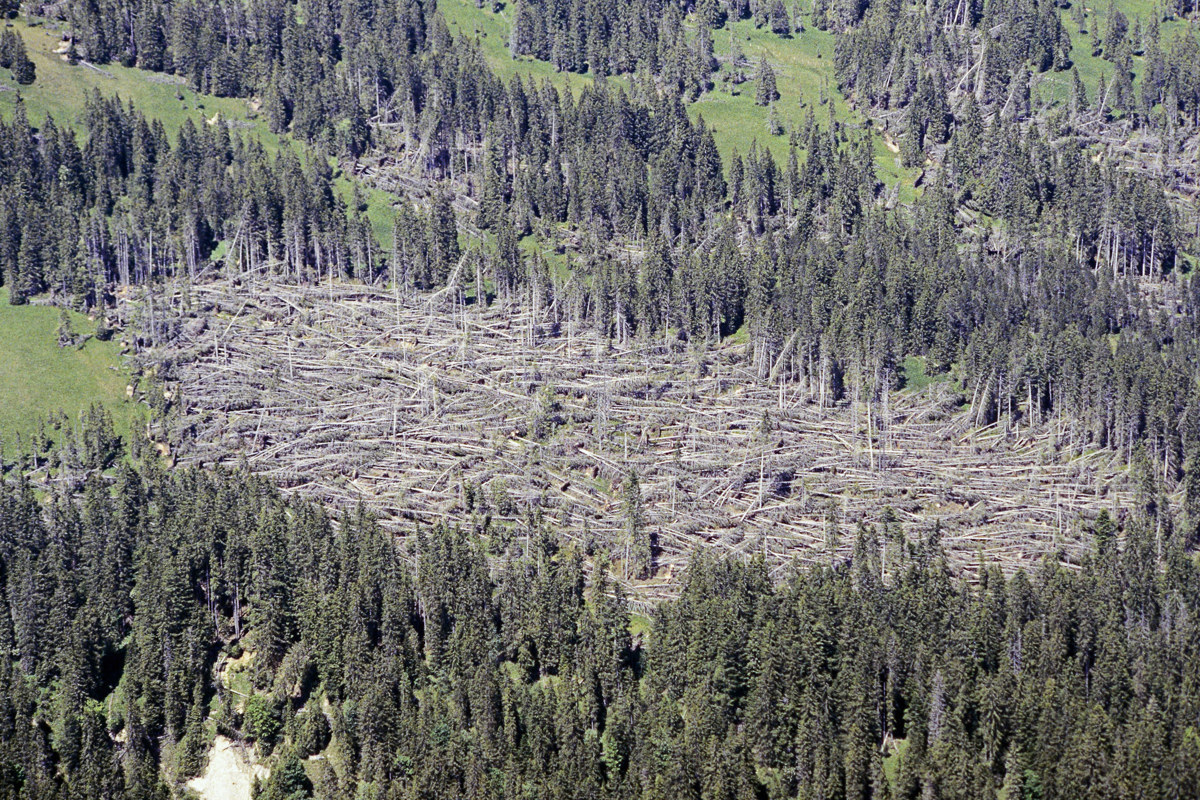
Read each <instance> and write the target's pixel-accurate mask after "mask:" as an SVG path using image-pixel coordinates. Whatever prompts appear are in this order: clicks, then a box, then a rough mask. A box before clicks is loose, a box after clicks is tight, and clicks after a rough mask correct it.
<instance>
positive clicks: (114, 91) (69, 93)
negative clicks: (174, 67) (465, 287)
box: [0, 20, 394, 247]
mask: <svg viewBox="0 0 1200 800" xmlns="http://www.w3.org/2000/svg"><path fill="white" fill-rule="evenodd" d="M14 28H15V30H16V31H17V32H18V33H20V34H21V35H22V37H23V38H24V39H25V46H26V48H27V49H28V51H29V57H30V58H31V59H33V62H34V64H35V65H36V67H37V79H36V80H35V81H34V82H33V85H31V86H18V85H17V83H16V82H15V81H14V80H13V79H12V74H11V73H10V72H9V71H8V70H0V87H7V88H9V89H14V90H15V89H19V90H20V95H21V97H22V98H23V99H24V101H25V107H26V111H27V113H28V114H29V117H30V120H31V121H32V122H33V123H34V124H35V125H37V124H40V123H41V122H42V121H44V120H45V119H46V117H47V115H52V116H53V117H54V119H55V120H56V121H58V122H60V123H61V122H64V121H65V122H68V123H70V124H72V125H76V126H77V125H79V123H80V121H81V115H82V112H83V107H84V102H85V99H86V98H87V96H88V95H89V94H91V93H92V91H94V90H98V91H99V92H100V93H101V94H103V95H105V96H108V97H111V96H114V95H115V96H117V97H120V98H121V99H122V100H125V101H127V102H132V103H133V105H134V106H135V107H136V108H137V109H138V110H139V111H141V113H143V114H145V115H146V116H147V117H150V118H152V119H157V120H159V121H161V122H162V124H163V126H164V127H166V129H167V131H168V133H172V134H174V133H176V132H178V130H179V129H180V127H181V126H182V125H183V123H184V122H185V121H186V120H188V119H191V120H192V122H193V123H194V124H195V125H197V126H200V125H203V124H205V121H206V120H209V119H212V118H213V117H214V116H215V115H216V114H218V113H219V114H220V116H221V119H223V120H225V121H227V122H233V123H235V127H234V129H233V131H232V132H233V133H235V134H236V133H245V134H247V135H250V136H253V137H254V138H255V139H257V140H258V141H260V142H261V143H262V144H263V146H264V147H265V148H266V150H267V152H268V153H277V152H279V149H280V147H283V146H293V145H295V142H294V141H293V140H292V139H290V138H289V137H281V136H278V135H276V134H274V133H271V131H270V129H269V128H268V127H267V122H266V120H265V119H264V118H262V117H260V116H258V115H257V114H255V113H254V112H253V111H252V110H251V108H250V105H249V104H248V103H247V102H246V101H245V100H243V99H240V98H233V97H214V96H212V95H205V94H200V93H198V92H194V91H192V90H191V89H189V88H188V87H187V85H186V83H181V82H178V81H179V79H177V78H175V77H173V76H168V75H162V74H158V73H152V72H146V71H144V70H140V69H135V68H129V67H122V66H120V65H119V64H105V65H104V66H103V67H101V68H99V69H93V68H91V67H87V66H84V65H82V64H79V65H75V66H72V65H70V64H68V63H66V62H65V61H63V60H62V58H61V57H60V56H59V55H57V54H56V53H54V49H55V48H56V47H57V46H58V44H59V41H60V34H59V32H58V31H57V30H52V29H51V28H50V27H48V26H46V25H29V24H27V23H26V22H25V21H23V20H18V21H16V22H15V23H14ZM179 95H182V99H179ZM16 98H17V92H16V91H3V90H0V115H2V116H3V117H4V118H5V119H8V118H10V117H11V115H12V109H13V105H14V104H15V103H16ZM336 188H337V190H338V192H339V194H340V195H341V196H342V198H343V199H344V200H346V201H347V202H349V201H350V199H351V197H352V195H353V191H354V185H353V183H352V182H351V181H350V179H348V178H346V177H345V176H344V175H341V176H339V177H338V179H337V181H336ZM363 197H364V198H365V200H366V202H367V216H368V218H369V219H370V220H371V224H372V226H373V228H374V230H375V234H376V236H377V237H378V239H379V241H381V242H382V243H383V246H384V247H390V246H391V244H390V243H391V238H392V220H393V218H394V214H393V213H392V198H391V197H390V196H389V195H387V194H386V193H384V192H380V191H378V190H368V189H366V188H364V189H363Z"/></svg>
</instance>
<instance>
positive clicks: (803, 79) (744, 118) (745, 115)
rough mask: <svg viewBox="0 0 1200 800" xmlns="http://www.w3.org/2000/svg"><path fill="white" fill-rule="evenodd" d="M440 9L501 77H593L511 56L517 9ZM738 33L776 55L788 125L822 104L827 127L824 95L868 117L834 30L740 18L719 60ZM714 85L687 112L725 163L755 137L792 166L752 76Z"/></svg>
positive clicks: (906, 191) (892, 167)
mask: <svg viewBox="0 0 1200 800" xmlns="http://www.w3.org/2000/svg"><path fill="white" fill-rule="evenodd" d="M438 7H439V8H440V9H441V10H442V14H443V15H444V16H445V17H446V21H447V22H448V23H449V25H450V30H451V32H452V33H454V34H455V35H466V36H470V37H472V38H477V40H478V41H479V45H480V47H481V48H482V50H483V53H484V56H485V57H486V58H487V60H488V63H489V64H490V65H491V67H492V69H494V70H495V71H496V73H497V74H498V75H500V76H501V77H502V78H505V79H507V78H509V77H510V76H512V75H517V74H519V75H528V76H532V77H533V78H534V79H535V80H538V81H541V80H543V79H549V80H550V81H552V82H553V83H554V85H555V86H558V87H559V88H563V87H566V86H575V87H578V86H580V85H582V84H583V83H585V82H587V81H590V80H591V78H590V77H589V76H587V75H567V74H564V73H561V72H556V71H555V70H554V68H553V67H552V66H551V65H549V64H547V63H546V62H544V61H537V60H534V59H530V58H520V59H513V58H512V56H511V54H510V53H509V51H508V32H509V16H510V12H511V6H510V7H509V8H508V9H505V10H502V11H500V13H498V14H496V13H493V12H492V11H491V10H490V9H486V8H485V9H477V8H476V7H475V3H474V0H440V2H439V3H438ZM733 37H736V38H737V40H738V44H739V45H740V46H741V49H742V53H743V54H744V55H745V56H746V57H747V58H748V59H750V61H751V62H753V63H754V64H757V63H758V62H759V61H760V60H761V59H762V57H763V56H764V55H765V56H766V57H767V58H768V60H770V62H771V64H772V66H773V68H774V69H775V73H776V85H777V87H778V89H779V95H780V98H779V102H778V103H777V113H778V114H779V115H780V116H781V117H782V118H783V119H784V120H785V123H786V122H787V121H790V122H792V123H795V124H797V125H798V124H799V123H800V121H801V120H802V119H803V117H804V115H805V114H806V113H807V110H806V106H808V105H813V104H816V107H815V109H814V114H815V116H816V119H817V122H818V123H819V124H822V125H824V124H825V123H826V122H827V121H828V119H829V109H828V107H827V106H825V105H824V104H823V102H822V101H823V99H826V98H827V99H828V102H832V103H833V104H834V113H835V115H836V117H837V119H839V120H840V121H842V122H845V123H848V124H862V123H863V122H864V118H863V116H862V115H861V114H858V113H856V112H854V111H853V110H851V109H850V108H849V106H847V105H846V100H845V98H844V97H842V95H841V93H840V92H839V91H838V90H837V85H836V81H835V80H834V77H833V36H832V34H829V33H825V32H823V31H818V30H816V29H815V28H811V27H810V28H809V29H808V30H806V31H805V32H804V33H802V34H798V35H796V36H793V37H792V38H790V39H784V38H781V37H779V36H776V35H775V34H773V33H771V32H770V31H768V30H766V29H759V28H755V27H754V24H753V23H752V22H751V21H749V20H739V21H737V22H734V23H730V24H727V25H726V26H725V28H724V29H722V30H719V31H716V32H715V33H714V35H713V45H714V50H715V52H716V55H717V57H718V58H719V59H722V60H725V59H727V58H728V56H729V54H730V52H731V51H732V46H733ZM722 69H728V67H722ZM715 77H719V76H715ZM610 80H613V79H610ZM616 82H617V83H618V84H622V85H627V82H626V81H625V80H622V79H616ZM714 82H715V83H716V84H717V87H718V88H716V89H714V90H713V91H711V92H708V93H706V94H705V95H703V96H702V97H701V98H700V99H699V100H698V101H697V102H695V103H692V104H691V105H690V106H689V112H690V113H691V114H692V115H693V117H697V116H703V117H704V120H705V122H706V123H708V124H709V125H710V126H712V127H713V128H714V129H715V138H716V141H717V147H718V149H719V150H720V151H721V156H722V158H724V160H725V163H726V165H728V163H729V159H730V156H731V155H732V154H733V152H734V151H735V150H736V151H737V152H738V153H741V154H743V155H744V154H745V153H746V151H747V150H749V149H750V143H751V142H753V141H756V140H757V141H758V144H759V146H760V147H762V146H767V147H769V148H770V149H771V152H772V154H773V155H774V156H775V159H776V161H777V162H778V163H779V164H780V165H781V166H782V165H784V164H786V163H787V151H788V137H787V136H786V135H782V136H772V135H771V134H770V131H769V130H768V128H767V117H768V115H769V113H770V112H769V110H768V109H767V108H765V107H762V106H757V105H755V104H754V83H753V82H752V81H751V82H748V83H744V84H742V85H741V86H740V87H733V90H732V92H731V91H727V90H725V89H723V88H721V81H719V80H715V81H714ZM875 141H876V155H877V158H876V162H877V164H878V166H879V176H880V178H881V179H882V180H883V181H884V182H885V183H887V184H888V185H889V186H890V185H893V184H895V183H897V182H899V183H900V185H901V193H900V196H901V199H911V198H912V197H913V195H914V193H913V190H912V183H913V178H914V177H915V174H916V173H915V172H912V171H909V170H904V169H902V168H901V167H900V165H899V161H898V159H897V158H896V156H895V155H894V154H893V153H891V152H890V151H888V149H887V147H886V146H884V144H883V140H882V139H881V138H879V137H875Z"/></svg>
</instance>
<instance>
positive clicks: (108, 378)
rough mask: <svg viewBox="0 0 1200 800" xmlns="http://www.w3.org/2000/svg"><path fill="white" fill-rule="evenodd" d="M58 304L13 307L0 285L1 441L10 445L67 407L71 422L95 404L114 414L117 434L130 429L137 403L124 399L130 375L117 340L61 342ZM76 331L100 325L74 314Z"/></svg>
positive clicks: (25, 436)
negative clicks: (78, 344)
mask: <svg viewBox="0 0 1200 800" xmlns="http://www.w3.org/2000/svg"><path fill="white" fill-rule="evenodd" d="M58 314H59V311H58V309H57V308H51V307H49V306H11V305H9V304H8V290H6V289H0V353H3V357H0V440H3V442H4V444H5V445H6V446H11V444H12V443H13V441H14V439H15V437H16V435H17V434H20V435H21V436H22V437H23V438H26V439H27V438H28V436H29V435H30V434H31V433H33V432H34V431H35V430H36V424H37V420H38V419H39V418H43V417H45V416H46V415H47V414H49V413H50V412H53V411H58V410H62V411H64V412H66V414H67V416H68V417H69V418H71V419H72V420H75V419H77V417H78V415H79V412H80V411H83V410H84V409H86V408H87V407H88V406H89V405H91V404H92V403H93V402H100V403H102V404H103V405H104V406H105V407H107V408H108V409H109V411H111V412H112V415H113V421H114V423H115V425H116V427H117V431H118V433H122V434H124V433H127V432H128V430H129V425H130V421H131V420H132V418H133V414H134V413H135V412H134V406H133V405H132V404H131V403H127V402H125V387H126V385H127V384H128V382H129V376H128V375H127V374H126V373H125V372H124V371H122V370H121V369H119V368H118V367H117V365H118V364H119V363H120V350H119V345H118V344H117V342H116V341H108V342H100V341H97V340H95V339H89V340H88V341H87V343H86V344H85V345H84V346H83V348H82V349H80V350H76V349H74V348H70V347H68V348H62V347H59V346H58V341H57V336H56V331H57V329H58ZM71 323H72V326H73V327H74V330H75V333H76V334H87V333H94V332H95V330H96V326H95V324H94V323H92V322H91V321H89V320H88V318H87V317H85V316H83V315H82V314H76V313H71Z"/></svg>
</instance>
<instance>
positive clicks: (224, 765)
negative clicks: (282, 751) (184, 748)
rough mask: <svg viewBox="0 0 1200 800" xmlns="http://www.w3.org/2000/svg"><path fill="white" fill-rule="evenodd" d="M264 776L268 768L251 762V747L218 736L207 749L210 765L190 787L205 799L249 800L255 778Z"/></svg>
mask: <svg viewBox="0 0 1200 800" xmlns="http://www.w3.org/2000/svg"><path fill="white" fill-rule="evenodd" d="M256 777H257V778H259V779H260V780H265V779H266V777H267V769H266V768H265V767H261V766H258V765H256V764H253V763H252V759H251V755H250V751H249V749H247V748H245V747H242V746H240V745H237V744H234V743H233V742H232V741H230V740H229V739H228V738H226V737H224V736H218V737H217V738H216V740H215V741H214V742H213V746H212V748H211V749H210V750H209V751H208V766H207V767H206V768H205V770H204V774H203V775H201V776H200V777H199V778H192V779H191V780H190V781H188V782H187V787H188V788H189V789H191V790H192V791H194V792H196V793H197V794H199V795H200V797H202V798H204V800H250V794H251V789H252V787H253V786H254V779H255V778H256Z"/></svg>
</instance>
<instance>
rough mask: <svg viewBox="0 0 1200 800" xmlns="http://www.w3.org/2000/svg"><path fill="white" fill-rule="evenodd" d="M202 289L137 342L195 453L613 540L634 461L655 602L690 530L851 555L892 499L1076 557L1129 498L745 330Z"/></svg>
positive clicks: (1097, 471) (1012, 435) (309, 485)
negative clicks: (736, 334)
mask: <svg viewBox="0 0 1200 800" xmlns="http://www.w3.org/2000/svg"><path fill="white" fill-rule="evenodd" d="M187 297H188V306H189V307H190V308H191V309H193V311H192V312H191V313H193V314H198V315H199V316H200V318H202V319H205V321H206V322H207V324H191V325H188V324H181V325H179V326H177V328H178V329H179V330H180V331H181V333H180V334H179V335H178V336H177V337H176V338H175V339H174V340H173V341H171V342H170V343H169V344H166V345H160V346H159V347H157V348H154V349H153V350H151V351H149V352H148V353H147V354H144V355H143V358H145V359H147V361H148V363H147V366H149V365H150V363H153V365H154V366H155V369H156V371H157V373H158V374H159V375H160V376H161V377H162V378H163V379H164V380H165V381H166V382H167V383H168V384H169V385H170V386H171V387H172V391H173V392H174V393H175V394H176V395H177V404H178V409H177V411H176V412H175V414H174V417H173V421H172V423H171V427H170V432H169V434H168V435H169V437H170V439H171V442H170V444H171V447H172V449H173V451H174V454H175V456H176V458H177V459H178V461H179V462H180V463H184V464H214V463H225V464H236V463H240V462H241V461H242V460H243V459H244V461H245V463H246V464H248V465H249V466H250V468H251V469H253V470H254V471H256V472H258V473H260V474H262V475H265V476H267V477H269V478H271V479H272V480H274V481H275V482H276V483H278V484H279V485H280V486H281V487H283V488H284V489H285V490H286V491H289V492H299V493H302V494H304V495H306V496H310V497H312V498H315V499H317V500H319V501H321V502H323V503H325V504H327V505H329V506H331V507H334V508H346V507H350V506H353V505H356V504H358V503H359V502H364V503H366V504H367V505H368V506H369V507H370V508H371V509H373V510H374V511H375V512H376V513H377V514H378V515H379V516H380V518H381V519H382V521H383V522H384V524H385V525H386V526H387V527H388V528H389V529H391V530H392V531H394V532H395V533H396V534H397V535H398V536H400V537H405V536H407V535H409V534H411V533H412V532H413V530H414V527H415V523H423V524H436V523H439V522H445V523H450V524H463V525H483V524H484V523H483V521H484V520H485V519H487V518H489V517H490V519H491V522H492V524H493V525H495V524H500V523H510V524H512V525H515V526H517V527H518V528H522V527H523V526H527V525H528V524H530V520H531V519H533V518H534V517H535V516H540V518H541V519H542V520H543V521H544V522H545V523H547V524H552V525H554V526H555V527H556V528H558V529H559V530H561V531H563V532H564V533H565V534H566V535H567V536H568V537H571V538H574V539H577V540H583V539H584V538H588V539H590V540H591V541H593V542H595V543H597V544H599V545H600V546H602V547H607V548H610V549H611V550H612V551H613V552H615V553H618V554H620V553H621V548H622V546H623V540H624V537H625V536H626V533H625V531H626V515H625V508H624V505H623V501H622V493H621V486H622V481H623V480H624V479H625V478H626V476H627V475H628V472H629V471H630V470H636V472H637V474H638V476H639V479H640V485H641V492H642V500H643V514H644V519H645V520H646V522H647V524H648V525H649V526H650V530H651V531H652V532H653V533H654V534H655V536H656V540H657V547H656V557H655V574H654V576H653V577H652V578H651V579H650V580H649V581H646V582H643V583H641V584H639V585H638V586H637V589H638V591H639V594H640V595H641V596H642V597H643V598H652V597H655V596H659V595H662V594H665V593H669V592H670V590H671V585H672V578H673V576H674V575H675V574H677V572H678V569H679V568H680V567H681V566H682V564H683V563H684V562H685V559H686V556H687V554H688V552H689V551H691V550H692V549H693V548H695V547H697V546H710V547H716V548H721V549H725V550H733V551H736V552H743V553H751V552H762V553H764V554H765V555H766V557H767V559H768V561H769V562H770V563H771V564H772V565H773V566H775V567H780V566H782V565H784V564H787V563H789V562H791V561H793V560H798V561H800V562H814V561H822V560H823V561H826V562H828V561H829V560H830V559H833V560H835V561H837V560H844V559H845V558H846V557H847V556H848V554H849V552H850V549H851V547H852V546H853V542H854V538H855V535H856V531H857V529H858V524H859V523H860V522H865V523H867V524H868V525H870V524H874V523H877V522H878V521H879V519H880V516H881V513H882V510H883V509H884V508H885V507H891V508H892V509H893V510H894V511H895V514H896V516H897V517H898V519H899V521H900V522H901V523H903V526H904V529H905V531H906V535H907V536H909V537H910V538H912V537H916V536H920V535H926V534H927V533H928V532H929V531H930V530H932V529H933V528H934V526H939V527H940V529H941V533H942V541H943V544H944V546H945V547H946V549H947V552H948V553H949V554H950V557H951V559H952V561H953V562H954V566H956V567H957V568H959V569H960V570H962V571H964V572H966V573H971V572H972V571H973V570H974V569H975V568H976V567H977V565H978V564H979V563H980V561H981V558H982V560H983V561H985V562H993V561H995V562H999V563H1000V564H1002V565H1003V566H1004V567H1005V569H1007V570H1010V571H1011V570H1012V569H1015V568H1017V567H1021V566H1024V567H1029V566H1031V565H1033V564H1034V563H1035V562H1036V561H1037V560H1039V559H1041V558H1043V557H1044V556H1045V555H1046V554H1047V553H1053V554H1060V553H1061V554H1062V555H1063V557H1064V558H1065V559H1066V560H1067V561H1068V562H1075V561H1077V560H1078V559H1079V558H1080V557H1082V556H1083V554H1084V553H1085V552H1086V550H1087V549H1088V547H1089V542H1088V541H1087V537H1086V536H1085V535H1084V534H1083V531H1082V525H1083V522H1082V521H1085V520H1087V519H1088V518H1090V517H1092V516H1094V515H1095V514H1096V513H1098V512H1099V511H1100V510H1101V509H1103V508H1108V509H1115V508H1116V507H1117V506H1118V505H1119V504H1120V502H1121V501H1122V499H1126V500H1127V499H1128V484H1129V481H1128V479H1127V476H1126V474H1125V471H1124V468H1123V466H1122V464H1121V463H1120V461H1119V459H1118V458H1117V457H1116V456H1114V455H1113V454H1112V453H1109V452H1106V451H1092V452H1084V453H1071V454H1066V453H1059V452H1057V451H1056V447H1055V445H1054V439H1053V436H1052V432H1050V431H1037V430H1034V431H1030V430H1029V429H1020V430H1017V429H1008V428H1006V427H1005V426H1004V425H1003V424H1001V425H996V426H992V427H990V428H986V429H982V430H978V429H974V428H972V427H971V426H970V424H969V414H968V412H966V411H962V410H960V409H959V405H960V398H958V397H957V396H956V395H954V394H953V393H952V392H951V391H950V390H948V389H947V388H945V387H944V386H938V385H935V386H932V387H929V388H928V389H926V390H923V391H922V392H914V393H908V392H901V393H896V394H895V395H893V397H892V401H891V403H890V404H889V407H888V408H887V416H886V418H883V419H874V420H872V419H870V417H869V416H867V415H865V414H863V413H861V411H859V410H857V409H855V408H853V407H851V406H849V405H847V404H845V403H843V404H841V405H839V406H836V407H833V408H825V409H822V408H820V407H819V406H818V405H817V404H814V403H813V402H811V401H810V399H809V398H808V397H807V396H805V395H804V394H803V393H802V392H801V391H800V390H799V388H798V387H795V386H792V385H788V384H786V383H784V384H782V385H781V384H779V383H778V382H772V381H770V380H767V381H761V380H758V379H757V378H756V377H755V374H754V373H753V372H752V371H750V370H749V369H746V368H745V367H744V364H745V362H746V358H745V354H744V352H743V348H741V347H739V346H736V345H728V346H723V347H721V348H719V349H716V350H709V351H706V352H697V351H695V350H692V349H689V348H687V347H686V346H685V345H682V344H679V345H676V346H674V348H673V349H670V346H666V345H664V343H663V342H662V341H661V340H659V341H656V342H644V343H641V344H635V345H632V346H628V347H619V348H618V347H617V346H616V345H615V344H613V343H609V342H606V341H604V340H601V339H599V338H597V337H596V336H595V335H594V334H593V333H592V332H591V331H590V330H576V329H573V328H572V327H571V326H570V325H569V324H566V323H555V322H553V321H552V320H550V319H549V318H544V319H532V318H530V316H529V314H530V312H529V311H528V310H523V309H518V308H515V307H506V306H505V305H504V304H502V303H496V304H493V305H492V306H491V307H482V306H473V305H465V306H464V305H455V306H452V307H451V308H449V309H447V308H441V307H439V308H436V309H435V308H434V307H433V306H432V305H431V304H430V302H429V299H428V298H422V297H408V298H405V297H401V298H399V299H398V298H397V297H396V296H395V295H393V294H391V293H389V292H388V291H386V290H384V289H381V288H374V287H369V286H358V285H349V284H334V285H332V286H331V285H323V286H281V285H277V284H274V285H268V284H265V283H263V284H254V283H244V282H239V284H238V285H236V286H235V285H232V284H231V283H229V282H213V283H208V284H203V285H195V286H191V287H189V288H188V290H187ZM160 305H162V306H168V307H169V306H171V305H172V303H171V301H169V300H167V301H163V302H161V303H160ZM876 415H877V416H878V410H876ZM868 424H869V425H870V427H869V428H868ZM868 431H869V433H868ZM1068 455H1069V457H1068ZM472 496H473V497H474V498H475V499H474V500H471V499H470V498H471V497H472ZM831 532H836V536H830V533H831ZM619 571H620V567H618V572H619Z"/></svg>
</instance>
